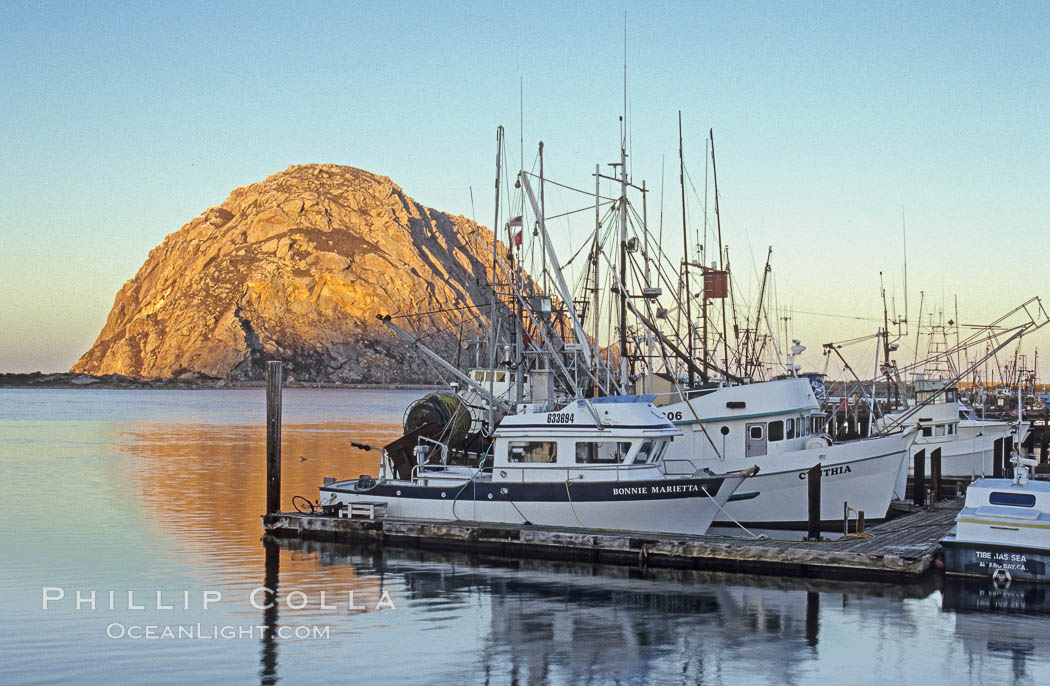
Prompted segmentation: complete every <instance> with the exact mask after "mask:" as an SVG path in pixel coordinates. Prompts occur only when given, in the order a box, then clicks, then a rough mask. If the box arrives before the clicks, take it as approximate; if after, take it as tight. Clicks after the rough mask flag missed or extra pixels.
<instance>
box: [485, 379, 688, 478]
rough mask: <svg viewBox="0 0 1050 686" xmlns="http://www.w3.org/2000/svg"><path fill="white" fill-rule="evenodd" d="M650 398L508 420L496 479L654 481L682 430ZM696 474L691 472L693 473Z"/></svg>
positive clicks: (500, 436) (598, 401)
mask: <svg viewBox="0 0 1050 686" xmlns="http://www.w3.org/2000/svg"><path fill="white" fill-rule="evenodd" d="M647 400H649V398H648V397H646V396H641V397H640V399H639V397H638V396H613V397H606V398H595V399H592V400H591V401H590V403H591V406H592V407H593V408H594V410H595V411H596V413H597V415H598V417H599V418H600V419H601V426H600V427H599V426H598V425H597V424H596V423H595V419H594V415H592V414H591V412H590V410H588V409H587V407H586V405H585V403H584V402H583V401H576V402H573V403H570V404H569V405H567V406H565V407H563V408H561V409H559V410H556V411H554V412H534V413H524V414H516V415H510V416H508V417H505V418H504V419H503V421H502V422H500V425H499V427H498V428H497V429H496V433H495V443H494V446H493V480H506V481H552V480H556V481H563V480H565V479H603V480H610V479H611V480H621V479H643V478H644V479H652V478H658V477H660V476H662V475H664V474H665V473H666V472H665V469H664V463H663V456H664V452H665V450H666V448H667V445H668V443H670V442H671V441H672V440H674V439H675V438H676V437H678V436H681V432H680V431H679V430H678V429H676V428H675V427H674V426H673V425H672V424H671V422H670V421H668V419H667V417H666V416H664V414H663V413H661V412H660V411H659V410H658V409H657V408H656V407H654V406H653V405H652V404H651V403H649V402H646V401H647ZM693 471H695V470H689V473H692V472H693Z"/></svg>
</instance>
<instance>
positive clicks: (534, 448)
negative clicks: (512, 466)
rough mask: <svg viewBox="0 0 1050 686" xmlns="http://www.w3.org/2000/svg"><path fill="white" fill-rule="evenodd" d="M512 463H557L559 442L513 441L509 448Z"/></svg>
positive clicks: (508, 453) (509, 457)
mask: <svg viewBox="0 0 1050 686" xmlns="http://www.w3.org/2000/svg"><path fill="white" fill-rule="evenodd" d="M507 459H508V461H510V462H555V461H557V459H558V443H557V441H511V442H510V444H509V445H508V446H507Z"/></svg>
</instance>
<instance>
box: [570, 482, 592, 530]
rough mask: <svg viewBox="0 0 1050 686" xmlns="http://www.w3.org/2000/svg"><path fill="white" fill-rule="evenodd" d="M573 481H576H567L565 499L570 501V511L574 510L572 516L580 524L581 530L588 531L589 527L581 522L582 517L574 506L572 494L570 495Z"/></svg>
mask: <svg viewBox="0 0 1050 686" xmlns="http://www.w3.org/2000/svg"><path fill="white" fill-rule="evenodd" d="M573 481H574V479H570V478H566V479H565V497H566V498H568V499H569V509H570V510H572V516H573V517H574V518H575V519H576V523H577V524H579V525H580V527H581V528H584V529H586V528H587V526H586V525H585V524H584V523H583V522H582V521H580V516H579V515H578V514H576V506H575V505H573V503H572V494H571V493H569V486H570V485H571V484H572V482H573Z"/></svg>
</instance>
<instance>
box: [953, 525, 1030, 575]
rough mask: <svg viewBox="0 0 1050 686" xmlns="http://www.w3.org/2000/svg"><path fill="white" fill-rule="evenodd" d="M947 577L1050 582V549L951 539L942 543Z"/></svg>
mask: <svg viewBox="0 0 1050 686" xmlns="http://www.w3.org/2000/svg"><path fill="white" fill-rule="evenodd" d="M941 547H942V549H943V551H944V571H945V572H947V573H948V574H956V575H961V576H974V577H995V578H1004V579H1007V580H1010V579H1016V580H1021V581H1041V582H1050V550H1047V549H1045V548H1029V547H1023V546H1016V545H998V544H995V543H972V542H969V541H959V540H957V539H955V538H954V537H952V536H948V537H946V538H944V539H943V540H942V541H941Z"/></svg>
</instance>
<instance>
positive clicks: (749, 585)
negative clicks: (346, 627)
mask: <svg viewBox="0 0 1050 686" xmlns="http://www.w3.org/2000/svg"><path fill="white" fill-rule="evenodd" d="M279 544H280V545H281V547H282V548H284V549H286V550H293V551H298V552H300V553H306V554H309V555H311V556H312V557H313V559H314V560H315V563H316V564H317V566H318V567H323V568H326V569H333V568H336V569H337V568H340V567H352V568H354V569H355V570H356V574H357V575H358V576H359V577H361V578H365V577H376V578H382V579H385V581H386V583H388V584H390V583H395V584H396V585H397V586H399V587H400V588H401V589H403V592H402V598H403V602H404V603H405V604H406V607H408V608H409V610H410V611H412V612H418V613H419V614H420V621H423V622H424V623H426V624H427V625H430V626H433V625H434V624H438V623H441V622H448V621H454V620H455V619H456V618H457V617H459V616H461V615H462V614H464V613H465V612H467V611H468V608H469V607H470V606H472V605H473V603H472V601H473V600H474V599H484V601H485V603H484V604H485V608H484V610H483V611H482V612H481V614H482V615H483V619H482V621H483V622H484V626H485V631H484V632H483V634H484V635H483V636H480V637H479V650H478V655H477V658H478V663H477V664H475V665H474V666H473V669H475V670H478V672H480V673H483V674H484V675H485V678H486V679H487V678H489V677H499V678H500V679H503V678H507V679H509V680H510V681H512V682H515V683H544V682H549V681H556V682H572V683H581V682H593V681H604V680H607V679H609V678H613V677H615V678H616V679H619V680H621V681H625V682H631V683H634V682H637V683H651V682H653V681H661V680H665V679H674V680H677V681H681V680H687V681H706V680H708V679H710V678H715V679H716V680H721V679H722V678H724V677H726V676H728V675H735V676H737V677H740V676H745V675H755V676H761V675H766V676H767V677H768V676H769V675H772V674H778V675H788V676H790V675H795V676H799V677H801V676H804V675H805V673H806V671H807V667H806V664H807V662H809V661H811V660H812V659H814V658H815V657H817V655H818V646H819V645H820V642H821V617H820V614H821V599H822V598H824V599H825V602H829V601H830V602H832V603H834V602H836V601H838V600H839V599H840V598H869V599H871V598H881V599H895V600H898V601H899V600H903V599H907V598H915V599H918V598H925V597H927V596H929V595H930V593H931V592H932V590H933V589H932V586H931V585H930V584H929V583H927V584H921V585H905V586H898V585H882V584H856V583H848V582H833V581H819V582H818V581H812V580H806V579H778V578H773V577H764V576H749V575H733V574H724V573H717V572H701V571H695V570H663V569H649V570H644V571H643V570H641V569H637V568H628V567H621V566H608V565H595V564H584V563H571V562H553V561H542V560H506V559H493V558H488V557H485V556H477V555H469V554H465V553H450V552H433V551H422V550H415V549H407V548H396V547H389V546H388V547H376V546H365V545H361V544H338V543H329V542H317V541H298V540H287V539H281V540H280V541H279ZM456 649H460V647H459V646H457V647H456Z"/></svg>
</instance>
